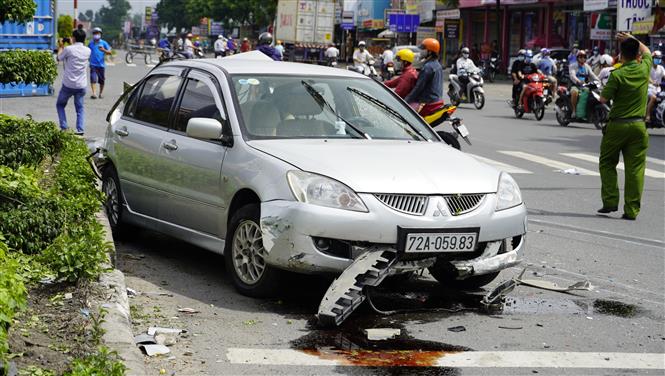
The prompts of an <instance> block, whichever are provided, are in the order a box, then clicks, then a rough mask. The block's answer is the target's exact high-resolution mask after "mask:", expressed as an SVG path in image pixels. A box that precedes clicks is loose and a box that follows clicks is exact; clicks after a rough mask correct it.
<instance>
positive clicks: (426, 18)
mask: <svg viewBox="0 0 665 376" xmlns="http://www.w3.org/2000/svg"><path fill="white" fill-rule="evenodd" d="M434 9H436V2H435V1H434V0H420V1H419V2H418V14H419V15H420V22H423V23H424V22H430V21H432V20H433V19H434Z"/></svg>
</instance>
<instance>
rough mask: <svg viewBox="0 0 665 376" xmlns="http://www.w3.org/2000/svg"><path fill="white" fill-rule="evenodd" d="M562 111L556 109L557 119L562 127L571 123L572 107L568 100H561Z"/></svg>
mask: <svg viewBox="0 0 665 376" xmlns="http://www.w3.org/2000/svg"><path fill="white" fill-rule="evenodd" d="M559 108H560V109H561V111H556V121H557V122H558V123H559V125H560V126H562V127H567V126H568V124H570V115H569V113H570V107H569V106H568V103H567V102H561V104H560V105H559Z"/></svg>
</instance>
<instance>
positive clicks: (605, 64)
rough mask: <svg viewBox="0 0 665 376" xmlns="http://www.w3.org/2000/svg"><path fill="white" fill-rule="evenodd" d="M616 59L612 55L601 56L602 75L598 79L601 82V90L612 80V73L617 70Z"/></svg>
mask: <svg viewBox="0 0 665 376" xmlns="http://www.w3.org/2000/svg"><path fill="white" fill-rule="evenodd" d="M613 63H614V58H612V56H611V55H608V54H604V55H601V56H600V73H599V74H598V79H599V80H600V85H601V88H603V87H604V86H605V84H606V83H607V80H608V79H609V78H610V73H612V71H613V70H614V69H615V67H614V65H613Z"/></svg>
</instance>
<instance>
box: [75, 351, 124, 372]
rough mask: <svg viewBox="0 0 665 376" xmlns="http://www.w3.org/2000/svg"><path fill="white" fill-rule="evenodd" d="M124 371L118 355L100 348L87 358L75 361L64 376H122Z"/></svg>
mask: <svg viewBox="0 0 665 376" xmlns="http://www.w3.org/2000/svg"><path fill="white" fill-rule="evenodd" d="M126 369H127V368H126V367H125V365H124V364H122V362H120V360H119V359H118V354H116V353H115V352H113V351H110V350H109V349H108V348H106V347H103V346H102V347H100V348H99V350H98V351H97V352H96V353H94V354H92V355H90V356H88V357H85V358H83V359H75V360H74V361H73V362H72V367H71V370H70V371H69V372H67V373H65V376H123V375H124V374H125V370H126Z"/></svg>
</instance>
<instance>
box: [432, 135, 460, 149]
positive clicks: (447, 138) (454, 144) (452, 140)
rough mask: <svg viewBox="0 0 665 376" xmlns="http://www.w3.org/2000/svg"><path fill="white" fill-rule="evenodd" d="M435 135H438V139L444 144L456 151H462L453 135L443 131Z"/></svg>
mask: <svg viewBox="0 0 665 376" xmlns="http://www.w3.org/2000/svg"><path fill="white" fill-rule="evenodd" d="M436 133H437V134H438V135H439V137H441V139H442V140H443V142H445V143H446V144H448V145H450V146H452V147H454V148H455V149H457V150H462V146H461V145H460V143H459V141H457V138H456V137H455V136H454V135H453V134H450V133H448V132H444V131H438V132H436Z"/></svg>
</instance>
